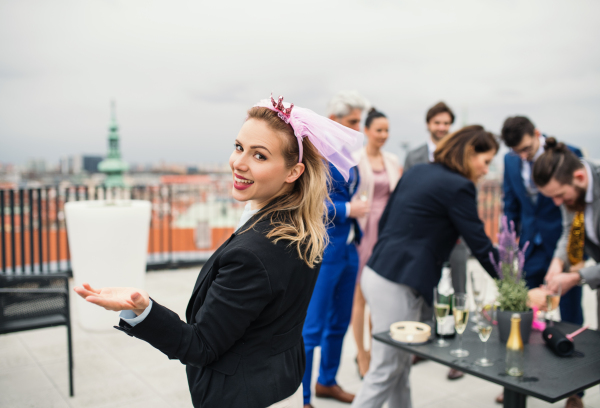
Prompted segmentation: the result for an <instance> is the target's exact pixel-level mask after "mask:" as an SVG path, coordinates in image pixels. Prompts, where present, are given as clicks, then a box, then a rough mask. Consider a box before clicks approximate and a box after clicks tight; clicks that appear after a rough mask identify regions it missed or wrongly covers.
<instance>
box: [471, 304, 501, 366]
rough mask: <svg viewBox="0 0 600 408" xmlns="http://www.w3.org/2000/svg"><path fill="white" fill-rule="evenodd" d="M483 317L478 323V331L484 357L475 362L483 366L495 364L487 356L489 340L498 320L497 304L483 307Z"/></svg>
mask: <svg viewBox="0 0 600 408" xmlns="http://www.w3.org/2000/svg"><path fill="white" fill-rule="evenodd" d="M482 311H483V313H482V316H481V317H482V318H481V320H480V321H479V322H478V323H477V333H478V334H479V339H480V340H481V341H482V342H483V357H481V358H478V359H477V360H475V364H477V365H478V366H481V367H489V366H493V365H494V362H493V361H492V360H490V359H488V358H487V341H488V339H489V338H490V335H491V334H492V327H494V321H495V320H496V306H495V305H494V304H486V305H485V306H483V309H482Z"/></svg>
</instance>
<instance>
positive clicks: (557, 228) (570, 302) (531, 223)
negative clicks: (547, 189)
mask: <svg viewBox="0 0 600 408" xmlns="http://www.w3.org/2000/svg"><path fill="white" fill-rule="evenodd" d="M502 140H503V141H504V143H505V144H506V146H508V147H509V148H510V149H511V152H509V153H507V154H506V156H505V157H504V213H505V214H506V216H507V218H508V220H509V221H513V222H514V223H515V227H516V230H517V233H519V234H520V240H519V245H520V246H521V248H522V247H523V245H525V242H527V241H529V247H528V248H527V252H526V253H525V267H524V270H525V280H526V282H527V286H528V287H529V288H536V287H539V286H540V285H542V284H543V283H544V277H545V275H546V271H547V270H548V267H549V266H550V262H551V261H552V256H553V254H554V250H555V249H556V244H557V242H558V240H559V238H560V236H561V233H562V216H561V212H560V208H559V207H557V206H556V205H555V204H554V203H553V202H552V200H551V199H550V198H548V197H546V196H544V195H542V194H541V193H540V192H539V191H538V189H537V187H536V186H535V184H534V182H533V179H532V177H531V171H532V168H533V162H535V160H536V159H537V158H538V157H539V156H541V155H542V153H543V152H544V146H545V140H546V137H545V136H544V135H542V133H541V132H540V131H539V130H538V129H536V128H535V126H534V125H533V123H532V122H531V121H530V120H529V119H528V118H526V117H524V116H515V117H510V118H508V119H506V121H505V122H504V126H503V127H502ZM569 148H570V149H571V150H572V151H573V153H575V154H576V155H577V156H578V157H582V154H581V151H580V150H579V149H577V148H575V147H571V146H569ZM560 315H561V318H562V320H563V321H566V322H570V323H574V324H577V325H581V324H583V310H582V308H581V287H579V286H578V287H576V288H574V290H572V291H569V293H567V294H566V295H565V296H563V297H562V299H561V301H560Z"/></svg>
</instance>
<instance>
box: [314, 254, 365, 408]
mask: <svg viewBox="0 0 600 408" xmlns="http://www.w3.org/2000/svg"><path fill="white" fill-rule="evenodd" d="M357 272H358V253H357V251H356V247H355V245H354V244H350V245H346V248H345V250H344V256H343V257H340V258H338V259H335V260H328V259H326V260H325V261H324V262H323V264H322V266H321V271H320V272H319V277H318V278H317V283H316V285H315V289H314V291H313V295H312V298H311V300H310V304H309V306H308V311H307V313H306V321H305V322H304V330H303V331H302V335H303V337H304V348H305V351H306V370H305V372H304V378H303V379H302V387H303V389H304V403H305V404H308V403H310V383H311V375H312V365H313V354H314V349H315V347H317V346H321V365H320V370H319V378H318V379H317V381H318V382H319V384H321V385H325V386H331V385H335V384H336V381H335V376H336V374H337V371H338V367H339V365H340V358H341V355H342V343H343V341H344V335H345V334H346V331H347V330H348V325H349V324H350V317H351V315H352V300H353V298H354V288H355V285H356V275H357Z"/></svg>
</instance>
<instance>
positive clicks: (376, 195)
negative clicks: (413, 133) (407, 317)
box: [351, 108, 401, 377]
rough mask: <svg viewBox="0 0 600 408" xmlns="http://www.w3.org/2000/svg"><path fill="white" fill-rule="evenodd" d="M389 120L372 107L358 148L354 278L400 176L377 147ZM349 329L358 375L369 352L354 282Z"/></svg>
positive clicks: (364, 368)
mask: <svg viewBox="0 0 600 408" xmlns="http://www.w3.org/2000/svg"><path fill="white" fill-rule="evenodd" d="M388 129H389V123H388V120H387V117H386V116H385V115H384V114H383V113H381V112H379V111H377V110H376V109H375V108H372V109H371V110H370V111H369V114H368V115H367V119H366V121H365V135H366V136H367V144H366V146H365V147H364V148H363V149H362V150H361V151H360V152H359V155H360V157H359V163H358V171H359V173H360V185H359V187H358V192H359V194H356V195H355V197H358V198H356V199H358V200H365V201H367V202H368V203H369V204H370V211H369V213H368V214H367V215H366V216H365V217H363V218H359V219H358V223H359V225H360V227H361V229H362V231H363V237H362V239H361V242H360V245H359V246H358V256H359V268H358V280H357V282H360V274H361V271H362V269H363V267H364V266H365V264H366V263H367V261H368V260H369V257H370V256H371V253H372V252H373V247H374V246H375V242H377V233H378V228H377V226H378V224H379V219H380V218H381V214H382V213H383V210H384V209H385V206H386V204H387V201H388V198H389V197H390V194H391V192H392V191H393V190H394V188H395V187H396V184H397V183H398V180H399V179H400V174H401V170H400V165H399V162H398V158H397V157H396V155H394V154H392V153H388V152H384V151H382V150H381V148H382V147H383V145H384V144H385V142H386V141H387V139H388ZM351 324H352V330H353V331H354V339H355V341H356V347H357V349H358V355H357V357H356V361H357V364H358V371H359V373H360V376H361V377H362V376H364V375H365V374H366V373H367V370H368V369H369V361H370V359H371V355H370V353H369V351H367V350H366V349H365V345H364V326H365V298H364V296H363V294H362V291H361V289H360V285H358V284H357V285H356V289H355V292H354V303H353V306H352V321H351Z"/></svg>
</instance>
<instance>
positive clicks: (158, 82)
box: [0, 0, 600, 164]
mask: <svg viewBox="0 0 600 408" xmlns="http://www.w3.org/2000/svg"><path fill="white" fill-rule="evenodd" d="M598 16H600V2H597V1H576V2H565V1H527V2H525V1H486V2H482V1H452V2H449V1H410V2H400V1H386V0H368V1H362V0H343V1H326V0H319V1H308V0H303V1H301V2H299V1H294V2H291V1H285V0H279V1H274V2H262V1H241V0H240V1H213V2H202V1H198V0H195V1H176V0H170V1H167V0H161V1H156V0H155V1H149V0H143V1H142V0H140V1H133V0H128V1H116V0H114V1H63V0H52V1H39V2H35V1H7V0H0V162H12V163H25V162H26V160H27V159H29V158H33V157H36V158H45V159H47V160H49V161H51V162H55V161H57V160H58V158H59V157H60V156H65V155H69V154H82V153H90V154H105V152H106V150H107V147H106V144H107V141H106V135H107V126H108V119H109V105H110V99H111V98H115V99H116V102H117V117H118V122H119V125H120V131H121V140H122V143H121V146H122V153H123V156H124V158H125V159H126V160H127V161H128V162H130V163H150V162H156V161H159V160H165V161H167V162H181V163H190V164H192V163H201V162H226V161H227V158H228V157H229V154H230V152H231V149H232V143H233V140H234V139H235V136H236V135H237V132H238V130H239V127H240V126H241V124H242V121H243V120H244V118H245V110H247V109H248V108H249V107H251V106H252V105H253V104H254V103H255V102H256V101H258V100H259V99H262V98H266V97H268V96H269V94H270V92H271V91H273V93H274V94H275V95H279V94H281V95H284V96H285V98H286V101H290V102H294V103H295V104H297V105H299V106H303V107H307V108H310V109H312V110H314V111H316V112H319V113H323V114H324V113H325V109H326V105H327V101H328V99H329V98H330V97H331V96H332V95H333V94H334V93H335V92H337V91H339V90H345V89H353V90H358V91H359V92H360V93H362V94H363V95H364V96H365V97H366V98H368V99H369V100H370V101H371V102H372V103H373V104H374V105H375V106H376V107H377V108H378V109H379V110H381V111H383V112H384V113H386V114H387V115H388V116H389V118H390V134H391V136H390V140H389V142H388V145H387V149H388V150H390V151H392V152H394V153H398V154H399V155H401V156H402V150H401V148H400V143H401V142H409V143H410V144H411V146H412V147H416V146H418V145H419V144H421V143H423V142H424V140H425V137H426V132H425V123H424V122H425V120H424V117H425V112H426V111H427V109H428V108H429V107H430V106H431V105H433V104H434V103H436V102H438V101H439V100H444V101H445V102H446V103H448V104H449V105H450V106H451V107H452V108H453V109H454V110H455V111H456V113H457V116H458V117H457V122H456V124H455V126H454V129H458V128H459V126H460V125H462V124H463V123H464V122H467V123H469V124H473V123H478V124H482V125H484V126H485V127H486V128H488V129H490V130H492V131H493V132H495V133H498V132H499V130H500V127H501V125H502V122H503V121H504V119H505V118H506V117H507V116H509V115H515V114H523V115H527V116H529V117H530V118H531V119H532V121H533V122H534V123H535V124H536V125H537V127H538V128H539V129H540V130H542V132H545V133H548V134H551V135H555V136H558V137H559V139H563V140H566V141H568V142H570V143H572V144H575V145H578V146H580V147H582V148H584V149H586V150H587V152H588V154H589V155H590V156H592V157H595V158H599V157H600V143H599V140H600V138H599V136H600V134H599V133H600V51H599V50H600V46H599V40H600V25H599V24H598ZM465 114H466V118H465Z"/></svg>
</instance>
